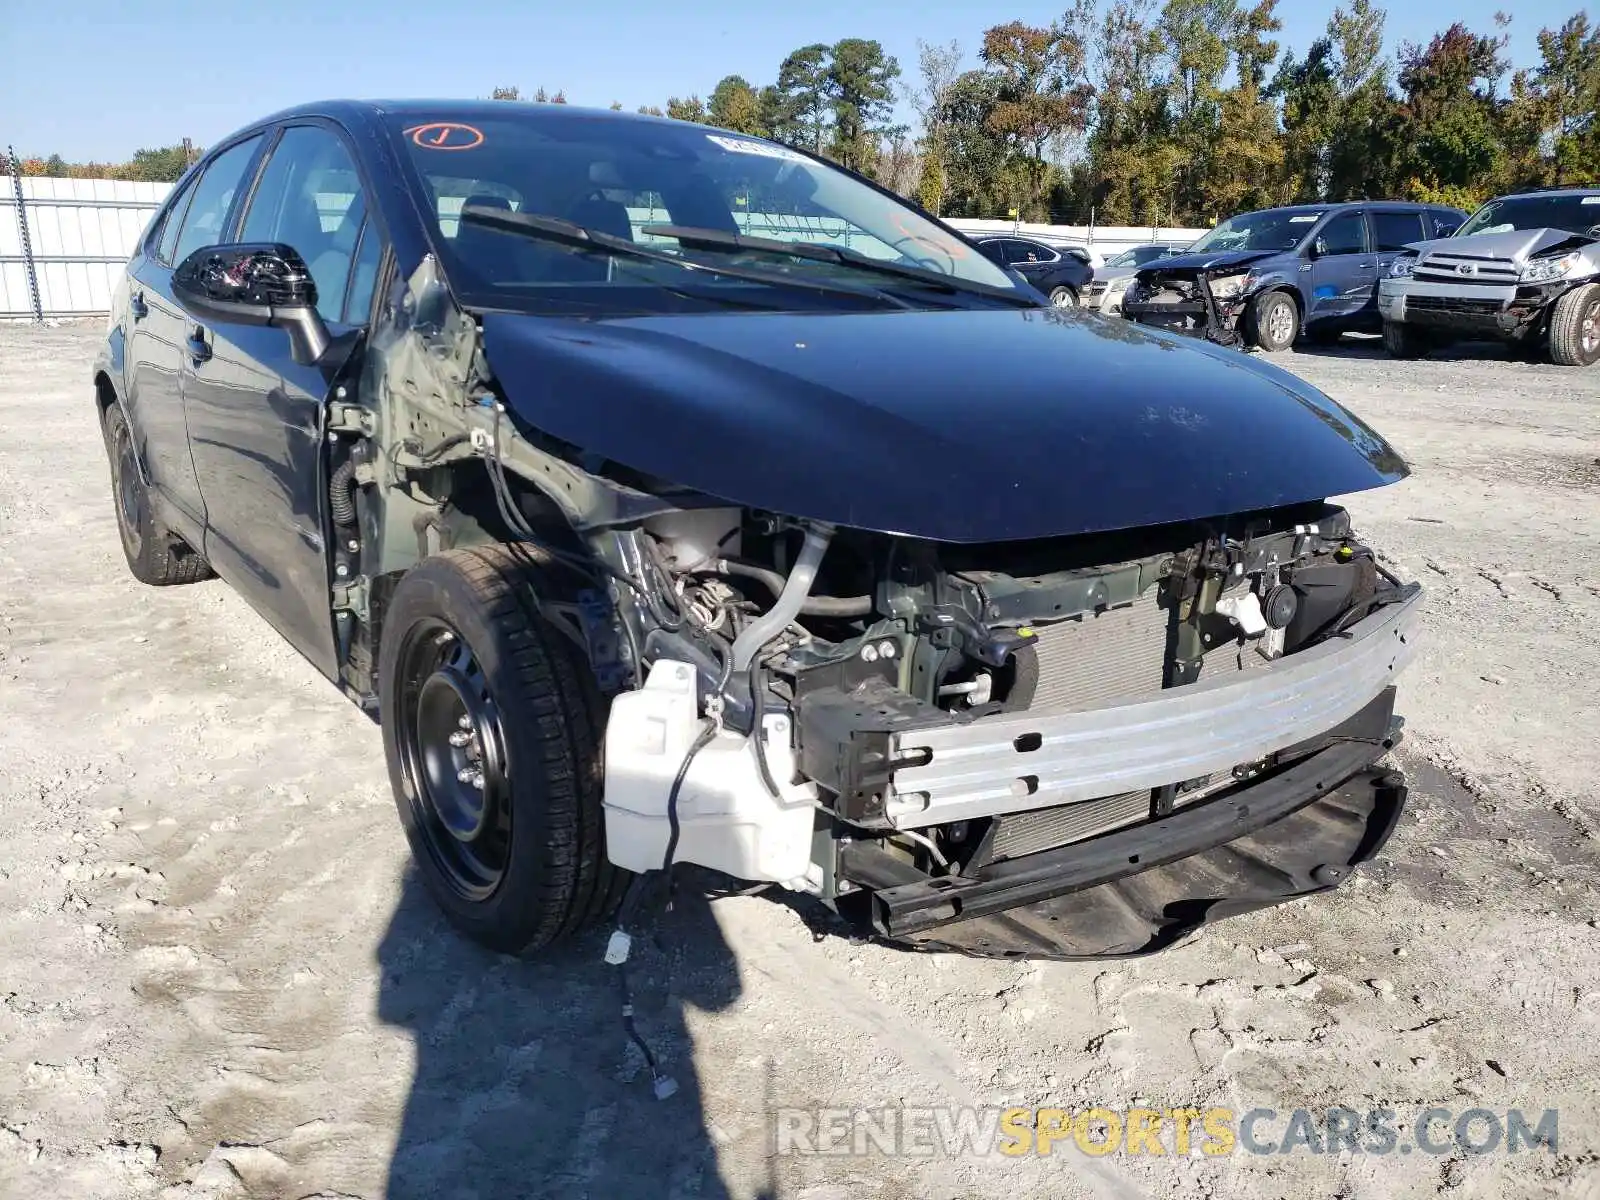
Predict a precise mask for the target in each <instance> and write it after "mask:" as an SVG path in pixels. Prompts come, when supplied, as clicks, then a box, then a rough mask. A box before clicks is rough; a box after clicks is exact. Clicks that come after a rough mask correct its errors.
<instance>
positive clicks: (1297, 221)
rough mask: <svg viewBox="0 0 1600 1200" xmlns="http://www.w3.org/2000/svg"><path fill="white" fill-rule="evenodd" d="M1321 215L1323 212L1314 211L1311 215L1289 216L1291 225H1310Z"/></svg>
mask: <svg viewBox="0 0 1600 1200" xmlns="http://www.w3.org/2000/svg"><path fill="white" fill-rule="evenodd" d="M1321 215H1322V214H1321V213H1312V214H1311V215H1310V216H1309V217H1290V218H1289V224H1291V225H1310V224H1311V223H1312V222H1313V221H1315V220H1316V219H1317V218H1318V217H1320V216H1321Z"/></svg>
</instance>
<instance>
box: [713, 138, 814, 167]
mask: <svg viewBox="0 0 1600 1200" xmlns="http://www.w3.org/2000/svg"><path fill="white" fill-rule="evenodd" d="M706 137H707V138H709V139H710V140H711V141H713V142H715V143H716V144H717V145H719V146H721V147H722V148H723V149H724V150H727V151H730V152H731V153H734V154H759V155H760V156H761V157H762V158H781V159H785V160H787V161H788V162H805V161H806V157H805V155H803V154H796V153H795V152H794V151H793V150H785V149H784V148H783V147H782V146H769V145H768V144H767V143H766V142H754V141H751V140H750V139H749V138H736V137H723V136H722V135H721V134H719V133H708V134H706Z"/></svg>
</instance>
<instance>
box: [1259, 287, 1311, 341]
mask: <svg viewBox="0 0 1600 1200" xmlns="http://www.w3.org/2000/svg"><path fill="white" fill-rule="evenodd" d="M1285 304H1286V305H1288V306H1289V315H1290V320H1291V327H1290V330H1289V336H1288V338H1286V339H1285V340H1284V341H1282V342H1275V341H1273V340H1272V335H1271V333H1270V332H1269V330H1270V329H1271V325H1272V311H1273V309H1275V308H1277V307H1278V306H1279V305H1285ZM1253 309H1254V311H1253V314H1252V321H1251V324H1252V325H1253V326H1254V329H1253V330H1252V332H1253V333H1254V339H1253V340H1254V341H1255V344H1256V346H1257V347H1258V348H1259V349H1261V350H1263V351H1265V352H1266V353H1268V354H1277V353H1279V352H1280V351H1283V350H1287V349H1289V347H1290V346H1292V345H1294V343H1295V339H1296V338H1297V337H1298V336H1299V335H1300V310H1299V308H1297V307H1296V305H1295V302H1294V298H1293V297H1292V296H1290V295H1289V294H1288V293H1287V292H1268V293H1267V294H1266V295H1264V296H1262V297H1260V298H1259V299H1257V300H1256V301H1255V304H1254V305H1253Z"/></svg>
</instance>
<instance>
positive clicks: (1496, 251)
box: [1408, 229, 1596, 263]
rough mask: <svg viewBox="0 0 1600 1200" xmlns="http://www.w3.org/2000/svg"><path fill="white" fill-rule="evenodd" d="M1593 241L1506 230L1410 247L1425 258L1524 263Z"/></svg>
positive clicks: (1565, 233) (1561, 232)
mask: <svg viewBox="0 0 1600 1200" xmlns="http://www.w3.org/2000/svg"><path fill="white" fill-rule="evenodd" d="M1595 240H1596V239H1595V238H1591V237H1585V236H1584V235H1583V234H1581V233H1572V232H1571V231H1570V230H1566V229H1510V230H1507V231H1506V232H1505V233H1474V234H1472V235H1470V236H1469V237H1448V238H1436V239H1434V240H1433V241H1431V242H1418V243H1416V245H1415V246H1414V247H1408V249H1416V250H1417V251H1418V252H1419V253H1420V254H1422V255H1424V256H1426V255H1428V254H1430V253H1432V252H1435V251H1437V252H1439V253H1442V254H1469V255H1472V256H1473V257H1475V258H1498V259H1503V260H1508V261H1510V262H1515V263H1522V262H1526V261H1527V260H1528V259H1529V258H1531V257H1532V256H1533V255H1535V254H1538V253H1540V252H1541V251H1545V250H1552V249H1554V248H1555V247H1557V246H1564V245H1569V244H1570V245H1571V246H1572V247H1574V248H1576V247H1578V246H1586V245H1589V244H1591V243H1593V242H1594V241H1595Z"/></svg>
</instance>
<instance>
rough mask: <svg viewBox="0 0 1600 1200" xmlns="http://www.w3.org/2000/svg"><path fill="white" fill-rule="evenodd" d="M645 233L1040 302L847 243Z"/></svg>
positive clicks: (684, 229)
mask: <svg viewBox="0 0 1600 1200" xmlns="http://www.w3.org/2000/svg"><path fill="white" fill-rule="evenodd" d="M641 232H643V233H650V234H655V235H656V236H658V237H669V238H675V239H676V240H677V241H678V242H679V244H681V245H684V246H693V247H698V248H700V249H705V250H750V251H754V252H756V253H760V254H782V255H785V256H787V257H789V258H805V259H811V260H812V261H814V262H828V263H835V264H838V265H840V266H846V267H852V268H854V269H856V270H860V271H868V272H871V273H872V274H875V275H888V276H890V277H892V278H898V279H906V280H910V281H911V282H913V283H918V284H921V285H922V286H923V287H930V288H934V289H935V290H937V291H941V292H951V293H956V292H966V293H969V294H971V295H976V296H986V297H988V298H990V299H992V300H1002V301H1005V302H1006V303H1008V304H1015V305H1018V306H1019V307H1023V308H1037V307H1038V302H1037V301H1035V300H1029V299H1028V298H1027V297H1026V296H1022V295H1019V294H1018V293H1017V292H1015V291H1012V290H1011V289H1009V288H998V287H994V286H992V285H990V284H987V283H978V282H976V281H975V280H969V279H958V278H956V277H955V276H951V275H946V274H944V273H943V272H940V271H930V270H928V269H926V268H924V267H908V266H906V265H904V264H903V263H892V262H885V261H884V260H883V259H881V258H873V257H872V256H871V255H868V254H863V253H861V251H859V250H852V249H850V248H849V247H848V246H830V245H826V244H824V243H822V242H789V241H784V240H782V239H781V238H765V237H756V236H753V235H751V234H748V233H729V232H728V231H727V230H725V229H702V228H698V227H695V226H689V225H646V226H644V227H643V229H642V230H641Z"/></svg>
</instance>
